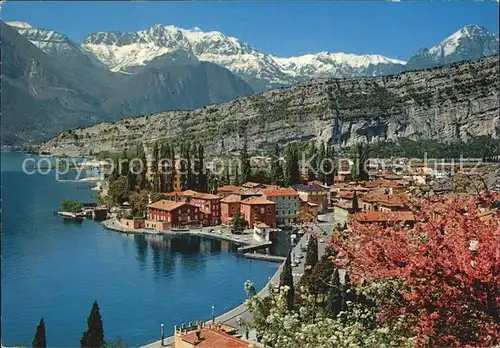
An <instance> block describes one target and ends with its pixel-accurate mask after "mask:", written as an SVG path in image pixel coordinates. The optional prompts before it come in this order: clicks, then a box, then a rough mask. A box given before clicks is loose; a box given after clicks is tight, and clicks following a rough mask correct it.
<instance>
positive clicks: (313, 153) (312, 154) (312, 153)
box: [307, 141, 318, 181]
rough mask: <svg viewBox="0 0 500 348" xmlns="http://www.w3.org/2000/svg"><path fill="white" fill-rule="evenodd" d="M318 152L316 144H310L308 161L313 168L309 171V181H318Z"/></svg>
mask: <svg viewBox="0 0 500 348" xmlns="http://www.w3.org/2000/svg"><path fill="white" fill-rule="evenodd" d="M317 156H318V150H317V149H316V144H315V143H314V142H313V141H312V142H311V143H310V144H309V148H308V150H307V160H308V161H310V163H311V165H310V167H311V168H308V171H307V179H308V180H309V181H312V180H316V179H317V178H316V173H317V171H318V159H317Z"/></svg>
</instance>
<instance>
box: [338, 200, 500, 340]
mask: <svg viewBox="0 0 500 348" xmlns="http://www.w3.org/2000/svg"><path fill="white" fill-rule="evenodd" d="M492 201H493V199H492V195H490V194H483V196H482V197H480V198H478V197H456V198H443V197H432V198H429V199H427V200H424V201H422V202H421V204H420V212H419V214H418V220H419V221H422V222H421V223H417V224H415V225H414V226H413V227H411V228H408V227H404V226H401V225H399V224H396V223H395V224H391V225H390V226H388V227H386V228H383V227H381V226H380V225H378V224H369V225H361V224H357V223H355V222H354V223H353V225H352V228H351V229H352V231H351V232H350V234H349V236H348V237H347V238H334V240H333V242H332V246H333V247H334V248H335V249H336V251H337V252H338V256H337V260H336V264H337V266H338V267H343V268H346V267H348V268H349V269H350V270H351V271H350V274H351V276H352V277H351V278H352V283H353V284H354V285H355V286H356V289H357V291H362V292H363V293H364V294H365V295H366V296H368V297H369V298H372V299H373V300H374V301H375V302H376V303H377V306H378V307H379V308H380V311H381V316H380V317H379V318H380V320H383V321H384V322H385V323H386V324H388V325H389V326H391V325H394V323H396V322H397V321H398V320H401V319H402V318H403V316H404V320H403V321H402V322H403V328H404V329H405V330H406V331H408V332H409V333H410V334H411V335H414V336H416V342H417V343H418V345H429V346H467V345H469V346H495V345H497V344H498V343H499V342H500V336H499V334H498V333H499V332H500V324H499V323H498V319H497V318H498V317H499V314H500V306H499V302H498V289H499V288H500V278H499V277H498V270H499V269H500V261H499V259H498V257H497V256H496V255H497V252H498V250H497V249H498V238H499V237H500V234H499V233H500V230H499V229H498V217H497V218H493V219H491V220H483V219H481V218H480V214H481V211H480V207H481V206H489V205H490V203H491V202H492ZM435 212H439V215H438V216H436V215H435ZM370 286H372V288H373V289H375V288H378V290H377V291H373V290H367V288H369V287H370Z"/></svg>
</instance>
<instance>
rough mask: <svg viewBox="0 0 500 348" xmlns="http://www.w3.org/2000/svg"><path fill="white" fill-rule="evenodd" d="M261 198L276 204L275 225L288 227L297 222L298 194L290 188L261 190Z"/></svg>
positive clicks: (298, 210) (298, 209)
mask: <svg viewBox="0 0 500 348" xmlns="http://www.w3.org/2000/svg"><path fill="white" fill-rule="evenodd" d="M260 192H261V193H262V196H263V197H264V198H266V199H268V200H270V201H273V202H276V223H277V224H278V225H290V224H292V223H294V222H296V221H297V219H298V217H299V212H300V203H299V194H298V193H297V191H295V190H294V189H292V188H276V189H263V190H261V191H260Z"/></svg>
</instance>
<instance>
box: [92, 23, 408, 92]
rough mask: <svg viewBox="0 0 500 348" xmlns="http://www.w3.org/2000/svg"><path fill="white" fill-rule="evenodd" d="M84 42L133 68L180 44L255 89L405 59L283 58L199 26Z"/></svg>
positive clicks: (117, 65) (119, 66)
mask: <svg viewBox="0 0 500 348" xmlns="http://www.w3.org/2000/svg"><path fill="white" fill-rule="evenodd" d="M83 45H84V47H86V48H87V49H89V50H90V51H92V52H93V53H94V54H95V55H96V56H97V57H98V58H99V59H101V60H102V61H103V62H104V63H105V64H106V65H108V66H109V67H110V68H111V69H112V70H114V71H120V70H121V71H128V70H130V69H131V68H133V67H136V66H140V65H145V64H147V63H148V62H150V61H151V60H152V59H154V58H155V57H158V56H160V55H163V54H166V53H170V52H172V51H175V50H178V49H183V50H191V51H192V52H193V53H194V54H195V55H196V56H197V57H198V59H199V60H201V61H208V62H212V63H216V64H218V65H221V66H223V67H226V68H228V69H229V70H231V71H232V72H233V73H235V74H236V75H238V76H240V77H242V78H243V79H244V80H246V81H247V82H248V83H249V84H250V85H251V86H252V87H253V88H254V89H255V90H256V91H261V90H264V89H268V88H273V87H278V86H282V85H290V84H293V83H296V82H298V81H301V80H304V79H309V78H312V77H316V76H333V77H347V76H360V75H381V74H386V73H388V70H389V72H398V71H400V70H401V68H400V66H401V65H403V64H404V63H405V62H404V61H400V60H396V59H389V58H386V57H383V56H380V55H362V56H358V55H354V54H344V53H335V54H333V53H326V52H320V53H318V54H309V55H305V56H300V57H291V58H281V57H275V56H272V55H269V54H266V53H264V52H260V51H258V50H256V49H255V48H253V47H251V46H250V45H248V44H247V43H245V42H242V41H240V40H238V39H236V38H234V37H230V36H226V35H224V34H222V33H220V32H217V31H212V32H203V31H201V30H200V29H199V28H196V29H191V30H188V29H182V28H177V27H174V26H163V25H154V26H152V27H151V28H149V29H147V30H143V31H138V32H134V33H119V32H108V33H96V34H91V35H89V36H88V37H87V38H86V39H85V40H84V41H83ZM379 67H380V69H379ZM393 67H394V69H391V68H393Z"/></svg>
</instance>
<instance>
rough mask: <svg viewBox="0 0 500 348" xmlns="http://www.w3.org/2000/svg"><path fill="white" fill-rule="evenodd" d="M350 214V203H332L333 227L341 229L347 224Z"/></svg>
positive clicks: (351, 210)
mask: <svg viewBox="0 0 500 348" xmlns="http://www.w3.org/2000/svg"><path fill="white" fill-rule="evenodd" d="M352 212H353V209H352V202H337V203H333V221H334V223H335V226H337V227H338V228H343V227H344V226H345V225H346V224H348V223H349V218H350V216H351V214H352Z"/></svg>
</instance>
